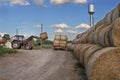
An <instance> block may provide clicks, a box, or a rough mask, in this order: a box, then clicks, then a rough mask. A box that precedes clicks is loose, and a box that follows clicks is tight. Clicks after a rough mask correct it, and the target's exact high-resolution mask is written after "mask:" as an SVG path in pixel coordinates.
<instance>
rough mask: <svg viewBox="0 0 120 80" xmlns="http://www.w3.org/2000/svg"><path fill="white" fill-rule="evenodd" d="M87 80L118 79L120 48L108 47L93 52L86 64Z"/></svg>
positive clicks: (119, 74)
mask: <svg viewBox="0 0 120 80" xmlns="http://www.w3.org/2000/svg"><path fill="white" fill-rule="evenodd" d="M86 72H87V76H88V79H89V80H120V48H116V47H108V48H103V49H101V50H99V51H97V52H95V53H94V54H93V55H92V56H91V58H90V60H89V62H88V63H87V65H86Z"/></svg>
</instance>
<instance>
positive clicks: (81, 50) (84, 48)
mask: <svg viewBox="0 0 120 80" xmlns="http://www.w3.org/2000/svg"><path fill="white" fill-rule="evenodd" d="M91 46H92V44H85V45H83V46H82V47H81V49H80V51H79V55H78V57H79V61H80V63H81V64H82V66H84V54H85V52H86V51H87V50H88V49H89V48H90V47H91Z"/></svg>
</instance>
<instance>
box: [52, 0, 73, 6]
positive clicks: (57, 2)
mask: <svg viewBox="0 0 120 80" xmlns="http://www.w3.org/2000/svg"><path fill="white" fill-rule="evenodd" d="M70 1H71V0H50V2H51V4H55V5H60V4H65V3H68V2H70Z"/></svg>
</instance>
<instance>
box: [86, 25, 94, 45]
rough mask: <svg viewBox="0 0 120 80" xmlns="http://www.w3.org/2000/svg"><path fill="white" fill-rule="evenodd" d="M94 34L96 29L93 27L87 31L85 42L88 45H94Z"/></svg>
mask: <svg viewBox="0 0 120 80" xmlns="http://www.w3.org/2000/svg"><path fill="white" fill-rule="evenodd" d="M93 33H94V27H91V28H90V29H88V30H87V33H86V36H85V40H86V43H93V35H94V34H93Z"/></svg>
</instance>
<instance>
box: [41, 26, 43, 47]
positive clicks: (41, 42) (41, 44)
mask: <svg viewBox="0 0 120 80" xmlns="http://www.w3.org/2000/svg"><path fill="white" fill-rule="evenodd" d="M42 32H43V24H41V34H42ZM42 44H43V43H42V39H41V48H42Z"/></svg>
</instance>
